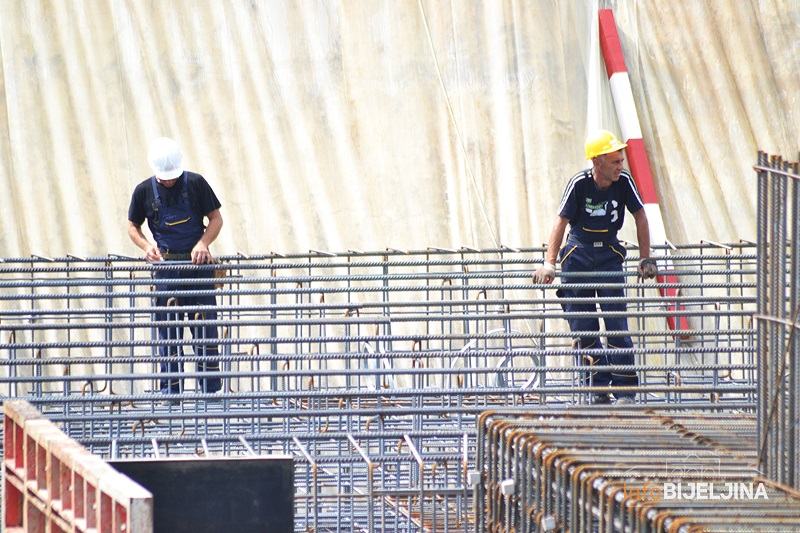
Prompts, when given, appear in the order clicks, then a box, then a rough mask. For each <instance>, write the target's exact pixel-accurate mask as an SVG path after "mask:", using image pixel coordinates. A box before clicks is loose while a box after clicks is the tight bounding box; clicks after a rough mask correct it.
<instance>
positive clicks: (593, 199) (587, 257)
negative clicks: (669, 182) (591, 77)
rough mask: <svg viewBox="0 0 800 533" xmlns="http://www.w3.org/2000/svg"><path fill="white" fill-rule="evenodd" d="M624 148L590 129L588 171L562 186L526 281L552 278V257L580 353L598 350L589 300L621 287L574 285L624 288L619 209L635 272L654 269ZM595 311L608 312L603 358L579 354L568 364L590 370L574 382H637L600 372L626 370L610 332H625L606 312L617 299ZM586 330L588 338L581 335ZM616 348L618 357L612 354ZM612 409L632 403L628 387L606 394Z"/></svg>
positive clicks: (627, 343) (621, 306)
mask: <svg viewBox="0 0 800 533" xmlns="http://www.w3.org/2000/svg"><path fill="white" fill-rule="evenodd" d="M626 146H627V145H626V144H625V143H622V142H620V141H619V140H618V139H617V137H616V136H615V135H614V134H613V133H611V132H610V131H607V130H599V131H596V132H594V133H593V134H592V135H590V136H589V138H588V139H587V140H586V143H585V145H584V149H585V153H586V159H588V160H591V162H592V167H591V168H588V169H586V170H583V171H581V172H578V173H577V174H575V175H574V176H573V177H572V178H571V179H570V180H569V183H568V184H567V188H566V190H565V191H564V195H563V197H562V199H561V204H560V205H559V208H558V215H557V216H556V220H555V223H554V224H553V229H552V231H551V233H550V239H549V240H548V244H547V252H546V255H545V262H544V265H543V266H542V267H541V268H539V269H538V270H537V271H536V273H535V274H534V275H533V281H534V283H552V282H553V280H554V279H555V274H556V258H558V260H559V262H560V263H561V271H562V274H561V282H562V284H561V286H560V288H559V290H558V291H556V294H557V295H558V296H559V297H561V298H563V300H562V307H563V308H564V311H565V312H566V313H574V315H575V316H572V317H568V318H567V321H568V322H569V326H570V330H571V331H575V332H578V331H580V332H584V333H583V334H582V335H581V336H579V337H578V338H576V339H575V341H574V344H575V347H576V348H578V349H581V350H606V349H605V348H604V347H603V343H602V340H601V336H600V333H599V332H600V322H599V319H598V318H597V305H596V304H595V303H594V302H593V301H591V300H594V299H595V298H597V297H600V298H604V299H605V298H609V299H611V298H622V297H624V296H625V291H624V289H623V288H621V287H620V288H598V289H579V288H573V287H574V284H587V283H589V284H591V283H606V284H608V283H615V284H623V283H625V278H624V276H623V275H622V266H623V261H624V260H625V256H626V254H627V251H626V249H625V247H623V246H622V245H621V244H620V242H619V240H618V239H617V231H619V230H620V228H622V223H623V221H624V219H625V210H626V209H627V210H628V211H629V212H630V213H631V215H632V216H633V219H634V221H635V222H636V236H637V239H638V241H639V256H640V263H639V273H640V274H641V275H642V277H643V278H644V279H647V278H653V277H655V276H656V273H657V265H656V262H655V260H654V259H651V258H650V229H649V225H648V223H647V215H646V214H645V210H644V203H643V202H642V199H641V197H640V196H639V191H638V190H637V189H636V184H635V183H634V181H633V177H632V176H631V175H630V173H629V172H628V171H627V170H625V169H624V167H623V162H624V161H625V157H624V156H623V152H622V149H623V148H625V147H626ZM567 225H569V227H570V231H569V236H568V237H567V244H566V245H565V246H564V247H563V248H561V243H562V241H563V239H564V233H565V231H566V228H567ZM578 272H580V273H586V272H619V273H620V275H619V277H601V276H596V277H592V276H570V275H569V273H578ZM577 298H579V299H583V300H584V302H586V301H587V300H588V301H589V302H588V303H577V302H573V301H572V299H577ZM600 309H601V311H603V312H608V313H609V314H608V315H606V316H604V317H603V322H604V324H605V329H606V336H607V339H608V340H607V343H608V349H611V350H610V351H607V352H606V353H609V354H610V355H605V354H603V355H600V354H598V355H583V356H582V357H580V358H578V359H577V361H576V364H578V365H580V366H584V365H591V366H594V367H595V369H594V370H593V371H592V372H587V373H586V374H585V375H584V376H583V379H582V381H583V382H584V383H585V384H586V385H592V386H595V387H608V386H611V387H615V386H616V387H628V388H630V387H635V386H637V385H638V384H639V379H638V377H637V375H636V372H634V371H632V370H625V371H619V372H617V371H614V372H609V371H606V370H603V368H602V367H604V366H607V365H609V364H610V365H619V366H631V365H633V364H634V356H633V352H632V348H633V341H632V340H631V337H630V336H629V335H624V334H623V335H614V334H613V333H614V332H624V331H627V330H628V320H627V318H626V317H625V316H619V315H617V314H614V313H613V312H624V311H625V310H626V304H625V303H624V302H622V303H617V302H611V301H606V302H601V303H600ZM587 332H588V333H587ZM613 348H618V349H620V350H619V353H615V352H616V350H613ZM614 397H615V398H616V401H617V403H618V404H620V405H624V404H628V403H630V404H632V403H634V393H633V392H631V391H630V390H621V391H619V392H614ZM590 401H591V403H593V404H600V405H602V404H610V403H612V399H611V397H610V396H609V394H607V393H604V392H603V393H599V394H593V395H591V397H590Z"/></svg>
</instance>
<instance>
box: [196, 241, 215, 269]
mask: <svg viewBox="0 0 800 533" xmlns="http://www.w3.org/2000/svg"><path fill="white" fill-rule="evenodd" d="M213 260H214V258H213V257H211V252H210V251H209V249H208V246H206V245H205V244H203V243H201V242H198V243H197V244H196V245H195V247H194V248H192V264H194V265H205V264H207V263H211V262H213Z"/></svg>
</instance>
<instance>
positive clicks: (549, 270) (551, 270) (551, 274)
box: [533, 263, 556, 283]
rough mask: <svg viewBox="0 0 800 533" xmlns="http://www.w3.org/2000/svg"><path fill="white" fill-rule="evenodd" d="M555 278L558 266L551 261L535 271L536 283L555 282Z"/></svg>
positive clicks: (534, 279) (534, 280)
mask: <svg viewBox="0 0 800 533" xmlns="http://www.w3.org/2000/svg"><path fill="white" fill-rule="evenodd" d="M554 279H556V267H555V265H551V264H550V263H545V264H544V265H542V266H541V268H539V270H537V271H536V272H534V273H533V282H534V283H553V280H554Z"/></svg>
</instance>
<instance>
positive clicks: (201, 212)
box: [128, 171, 222, 233]
mask: <svg viewBox="0 0 800 533" xmlns="http://www.w3.org/2000/svg"><path fill="white" fill-rule="evenodd" d="M178 180H179V181H177V182H175V185H173V186H172V187H164V186H163V185H161V184H160V183H156V187H158V195H159V196H160V197H161V202H162V203H163V204H164V205H165V206H170V205H175V204H176V203H178V201H179V199H180V194H181V188H182V187H181V181H180V180H186V184H187V186H188V189H187V192H188V195H189V204H190V205H191V208H192V211H194V212H195V213H197V215H198V217H199V218H200V219H201V220H202V218H203V217H204V216H206V215H208V214H209V213H210V212H212V211H215V210H217V209H219V208H220V207H222V204H221V203H220V201H219V199H218V198H217V195H216V194H214V190H213V189H212V188H211V185H209V184H208V182H207V181H206V179H205V178H204V177H203V176H201V175H200V174H195V173H194V172H189V171H184V173H183V174H182V175H181V177H179V178H178ZM155 201H156V198H155V195H154V194H153V185H152V177H151V178H147V179H146V180H144V181H143V182H141V183H140V184H139V185H137V186H136V188H135V189H134V190H133V196H131V205H130V207H128V220H130V221H131V222H133V223H134V224H136V225H137V226H141V225H142V224H144V221H145V219H146V220H147V225H148V227H149V228H150V233H155V227H154V223H155V220H154V218H155Z"/></svg>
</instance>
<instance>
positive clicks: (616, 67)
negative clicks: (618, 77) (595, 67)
mask: <svg viewBox="0 0 800 533" xmlns="http://www.w3.org/2000/svg"><path fill="white" fill-rule="evenodd" d="M599 15H600V48H601V49H602V50H603V59H604V60H605V62H606V71H607V72H608V76H609V78H610V77H611V75H612V74H614V73H616V72H625V71H626V70H627V69H626V68H625V54H623V53H622V44H621V43H620V41H619V34H618V33H617V24H616V22H614V12H613V11H611V10H610V9H601V10H600V11H599Z"/></svg>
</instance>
